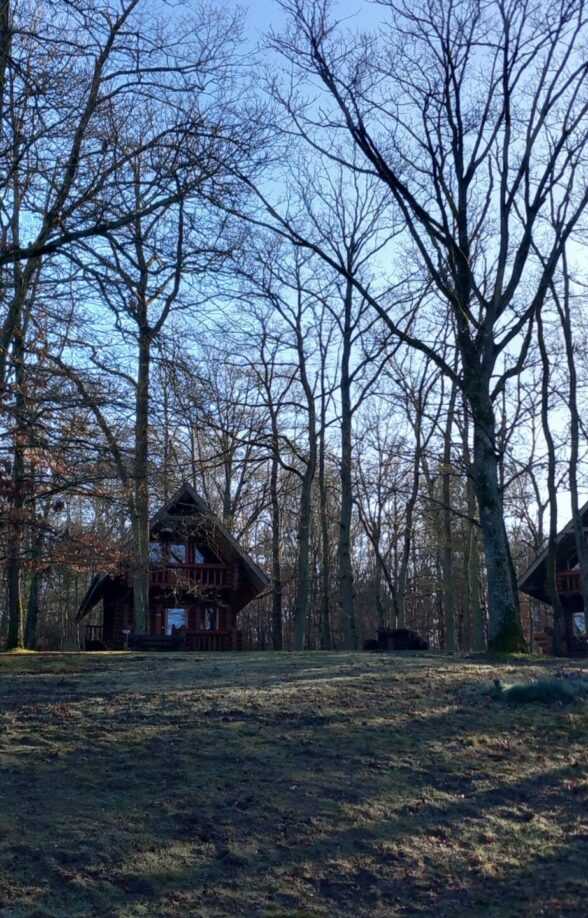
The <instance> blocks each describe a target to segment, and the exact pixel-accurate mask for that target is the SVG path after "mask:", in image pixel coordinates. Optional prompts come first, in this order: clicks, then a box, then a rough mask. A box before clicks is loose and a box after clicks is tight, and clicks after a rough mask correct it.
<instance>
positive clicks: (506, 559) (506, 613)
mask: <svg viewBox="0 0 588 918" xmlns="http://www.w3.org/2000/svg"><path fill="white" fill-rule="evenodd" d="M468 401H469V405H470V409H471V417H472V422H473V429H474V455H473V463H472V475H473V480H474V487H475V491H476V498H477V501H478V508H479V512H480V527H481V530H482V536H483V539H484V557H485V560H486V571H487V574H488V606H489V635H488V637H489V641H488V645H489V647H490V649H491V650H498V651H506V652H517V651H519V652H520V651H523V652H524V651H525V650H526V645H525V640H524V637H523V633H522V631H521V623H520V606H519V597H518V591H517V581H516V574H515V569H514V565H513V562H512V557H511V554H510V547H509V543H508V536H507V533H506V526H505V523H504V507H503V502H502V493H501V491H500V487H499V483H498V464H499V460H498V456H497V452H496V421H495V416H494V407H493V405H492V401H491V399H490V395H489V381H487V380H486V381H484V380H480V379H477V380H476V386H475V388H474V387H472V386H469V387H468Z"/></svg>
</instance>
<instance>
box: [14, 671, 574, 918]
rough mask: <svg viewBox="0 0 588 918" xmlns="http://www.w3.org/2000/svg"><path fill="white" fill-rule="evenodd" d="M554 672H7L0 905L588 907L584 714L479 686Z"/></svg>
mask: <svg viewBox="0 0 588 918" xmlns="http://www.w3.org/2000/svg"><path fill="white" fill-rule="evenodd" d="M549 666H550V664H545V663H539V662H531V663H530V664H529V663H525V662H523V661H521V662H519V663H515V664H512V663H497V664H492V663H490V662H488V661H482V662H480V661H479V660H478V661H476V660H465V659H463V660H459V659H456V660H450V659H447V658H442V657H434V656H433V655H414V656H411V655H392V654H391V655H373V656H372V655H368V654H330V655H326V654H293V655H278V654H257V655H254V654H237V655H231V654H222V655H212V654H211V655H196V654H184V655H181V654H176V655H145V654H128V655H124V654H94V655H92V654H87V655H84V656H82V655H76V654H71V655H66V654H64V655H59V654H46V655H38V656H20V655H17V656H8V655H4V656H2V657H0V700H1V703H2V715H1V719H0V753H1V759H0V762H1V781H0V795H1V800H0V910H2V912H3V914H4V915H6V916H9V918H10V916H18V918H20V916H31V918H32V916H37V918H41V916H62V918H65V916H67V918H75V916H82V915H83V916H91V915H95V916H101V918H103V916H104V918H105V916H115V915H116V916H168V915H186V916H202V918H217V916H218V918H220V916H259V918H280V916H282V918H286V916H298V918H302V916H313V918H318V916H329V918H331V916H338V915H349V916H370V918H371V916H376V918H377V916H393V915H419V914H434V915H436V916H450V915H455V916H463V915H479V916H481V915H484V916H504V918H506V916H508V918H512V916H537V915H566V914H567V915H585V914H588V905H587V904H586V902H587V895H588V884H587V882H586V876H587V874H588V871H587V869H586V862H587V860H588V757H587V752H586V750H587V744H586V740H587V739H588V712H587V709H586V707H585V706H584V705H574V706H571V707H567V708H562V707H558V706H539V705H527V706H525V707H524V708H511V707H507V706H505V705H501V704H499V703H497V702H496V701H494V700H492V699H491V698H489V697H488V696H487V695H486V694H485V693H484V692H483V691H480V689H479V686H480V685H481V684H482V682H483V681H484V680H490V679H492V678H494V677H500V678H501V679H503V680H504V681H505V682H519V681H523V680H525V679H527V678H528V679H531V678H535V677H537V676H541V675H545V673H546V671H548V670H549ZM580 668H581V667H580Z"/></svg>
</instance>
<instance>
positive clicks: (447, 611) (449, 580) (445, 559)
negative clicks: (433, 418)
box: [441, 383, 457, 653]
mask: <svg viewBox="0 0 588 918" xmlns="http://www.w3.org/2000/svg"><path fill="white" fill-rule="evenodd" d="M456 397H457V386H456V385H455V383H453V384H452V387H451V395H450V397H449V406H448V408H447V424H446V427H445V435H444V442H443V469H442V471H441V502H442V504H443V506H442V509H441V519H442V525H441V532H442V541H443V547H442V551H441V571H442V576H443V612H444V615H445V649H446V650H448V651H449V652H450V653H454V652H455V650H456V645H455V610H454V605H453V533H452V526H451V438H452V433H453V421H454V412H455V400H456Z"/></svg>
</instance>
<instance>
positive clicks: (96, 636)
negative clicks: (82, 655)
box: [84, 625, 104, 647]
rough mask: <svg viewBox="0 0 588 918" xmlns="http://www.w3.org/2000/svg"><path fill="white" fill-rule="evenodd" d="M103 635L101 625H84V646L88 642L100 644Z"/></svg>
mask: <svg viewBox="0 0 588 918" xmlns="http://www.w3.org/2000/svg"><path fill="white" fill-rule="evenodd" d="M103 636H104V628H103V627H102V625H86V626H85V627H84V646H85V647H86V646H87V645H88V644H94V643H98V644H101V643H102V641H103Z"/></svg>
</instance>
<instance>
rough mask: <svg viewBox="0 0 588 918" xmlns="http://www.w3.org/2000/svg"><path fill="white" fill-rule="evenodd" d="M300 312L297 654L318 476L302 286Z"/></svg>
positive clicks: (301, 644)
mask: <svg viewBox="0 0 588 918" xmlns="http://www.w3.org/2000/svg"><path fill="white" fill-rule="evenodd" d="M297 305H298V312H297V316H296V324H295V330H296V350H297V353H298V366H299V370H300V382H301V384H302V388H303V390H304V395H305V399H306V405H307V410H308V427H307V443H308V457H307V459H306V468H305V469H304V473H303V475H302V488H301V492H300V514H299V518H298V533H297V540H298V561H297V565H296V567H297V575H298V591H297V593H296V606H295V609H294V650H304V641H305V637H306V628H307V624H308V601H309V595H310V522H311V516H312V485H313V482H314V477H315V474H316V463H317V455H316V454H317V442H316V406H315V401H314V391H313V388H312V386H311V384H310V380H309V378H308V372H307V365H306V352H305V349H304V339H305V334H304V330H303V328H302V286H299V288H298V304H297Z"/></svg>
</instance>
